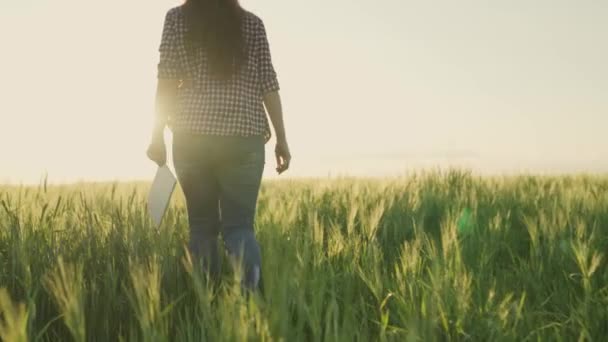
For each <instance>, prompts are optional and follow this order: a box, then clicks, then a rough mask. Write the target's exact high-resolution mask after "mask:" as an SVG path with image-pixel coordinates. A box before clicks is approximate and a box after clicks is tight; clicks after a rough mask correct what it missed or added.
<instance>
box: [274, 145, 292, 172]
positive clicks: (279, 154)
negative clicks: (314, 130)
mask: <svg viewBox="0 0 608 342" xmlns="http://www.w3.org/2000/svg"><path fill="white" fill-rule="evenodd" d="M274 154H275V157H276V158H277V172H278V173H279V174H282V173H283V172H285V171H287V170H288V169H289V163H291V153H290V152H289V145H287V141H277V145H276V147H275V149H274Z"/></svg>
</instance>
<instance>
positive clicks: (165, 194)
mask: <svg viewBox="0 0 608 342" xmlns="http://www.w3.org/2000/svg"><path fill="white" fill-rule="evenodd" d="M176 184H177V179H175V176H174V175H173V173H172V172H171V170H170V169H169V167H168V166H167V165H165V166H162V167H159V168H158V171H157V172H156V176H155V177H154V182H152V187H151V188H150V195H149V196H148V211H149V212H150V217H151V218H152V221H153V222H154V224H155V225H156V226H160V224H161V222H162V220H163V216H165V211H167V207H168V206H169V202H170V201H171V195H173V190H175V185H176Z"/></svg>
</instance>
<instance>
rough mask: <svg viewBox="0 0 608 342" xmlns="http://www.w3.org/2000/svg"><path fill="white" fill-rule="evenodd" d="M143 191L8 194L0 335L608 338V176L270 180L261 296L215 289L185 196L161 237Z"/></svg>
mask: <svg viewBox="0 0 608 342" xmlns="http://www.w3.org/2000/svg"><path fill="white" fill-rule="evenodd" d="M147 187H148V185H146V184H116V185H112V184H97V185H95V184H81V185H73V186H64V187H54V186H45V185H44V184H43V185H40V186H38V187H0V288H1V289H2V290H0V338H1V339H2V340H5V341H26V340H32V341H37V340H41V341H51V340H52V341H70V340H75V341H119V340H123V341H249V340H254V341H256V340H264V341H281V340H282V341H290V342H291V341H376V340H378V341H434V340H439V341H442V340H456V341H467V340H469V341H503V340H504V341H526V340H551V341H572V340H597V341H601V340H605V339H604V338H605V337H606V336H608V309H607V308H608V265H607V259H608V255H607V251H608V177H601V176H571V177H565V176H564V177H535V176H518V177H504V178H482V177H478V176H475V175H471V174H469V173H467V172H460V171H451V172H443V173H441V172H429V173H421V174H416V175H410V176H407V177H403V178H395V179H385V180H361V179H359V180H357V179H332V180H329V179H327V180H309V181H307V180H301V181H271V182H267V183H265V184H264V186H263V189H262V193H261V198H260V201H259V207H258V217H257V223H256V231H257V235H258V237H259V240H260V243H261V245H262V250H263V258H264V264H263V267H264V268H263V279H264V293H263V295H255V296H243V295H241V293H240V289H239V286H238V279H236V277H237V276H235V274H238V273H236V272H232V270H231V269H230V267H224V271H225V275H224V280H223V282H222V284H221V285H220V286H219V287H212V286H209V285H208V284H207V283H206V282H205V280H204V278H203V277H202V276H201V275H200V274H199V272H198V271H197V269H196V268H193V267H192V264H191V263H190V262H189V259H188V257H187V256H186V254H185V252H184V243H185V241H186V239H187V219H186V216H185V215H186V212H185V209H184V203H183V200H182V197H181V193H180V192H179V191H178V192H177V193H176V194H177V196H176V197H175V198H174V203H173V205H172V206H171V208H170V210H169V212H168V214H167V217H166V219H165V221H164V223H163V225H162V227H160V228H159V229H157V228H154V227H153V226H152V225H151V223H150V221H149V218H148V217H147V214H146V205H145V199H146V191H147ZM228 265H229V263H228V262H226V263H225V266H228Z"/></svg>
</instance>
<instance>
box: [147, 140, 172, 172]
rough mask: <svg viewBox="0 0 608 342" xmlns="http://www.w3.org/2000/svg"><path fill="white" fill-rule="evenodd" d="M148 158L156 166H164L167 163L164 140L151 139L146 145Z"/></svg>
mask: <svg viewBox="0 0 608 342" xmlns="http://www.w3.org/2000/svg"><path fill="white" fill-rule="evenodd" d="M147 155H148V158H150V160H152V161H153V162H155V163H156V164H158V166H165V164H167V148H166V147H165V142H164V141H163V140H159V139H153V140H152V142H151V143H150V146H149V147H148V151H147Z"/></svg>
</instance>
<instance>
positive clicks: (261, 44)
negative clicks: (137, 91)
mask: <svg viewBox="0 0 608 342" xmlns="http://www.w3.org/2000/svg"><path fill="white" fill-rule="evenodd" d="M185 33H186V25H185V21H184V13H183V12H182V8H181V7H175V8H172V9H171V10H169V11H168V12H167V15H166V17H165V24H164V27H163V33H162V39H161V44H160V48H159V52H160V61H159V64H158V78H159V79H174V80H183V81H186V80H188V81H190V82H189V84H190V85H189V86H187V87H180V89H179V90H178V95H177V97H178V98H177V104H176V108H175V109H174V110H173V111H172V113H170V114H169V127H170V129H171V130H172V131H173V132H187V133H191V134H202V135H221V136H256V135H263V136H264V137H265V138H266V139H267V140H268V139H269V138H270V127H269V124H268V119H267V117H266V111H265V109H264V104H263V95H264V94H266V93H268V92H272V91H277V90H279V82H278V80H277V75H276V72H275V70H274V67H273V65H272V60H271V57H270V48H269V44H268V38H267V36H266V29H265V27H264V23H263V22H262V20H261V19H260V18H258V17H257V16H255V15H254V14H252V13H250V12H246V13H245V15H244V21H243V34H244V41H245V44H246V51H247V59H246V62H245V64H244V65H242V66H241V67H240V68H239V69H238V72H237V73H236V74H235V75H234V76H233V77H232V78H230V79H229V80H220V79H218V78H217V77H215V76H213V75H211V73H210V70H209V63H208V58H207V56H206V54H205V53H204V52H202V51H199V53H198V54H196V55H194V57H190V56H189V55H188V53H187V52H186V46H185V39H184V38H185Z"/></svg>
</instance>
